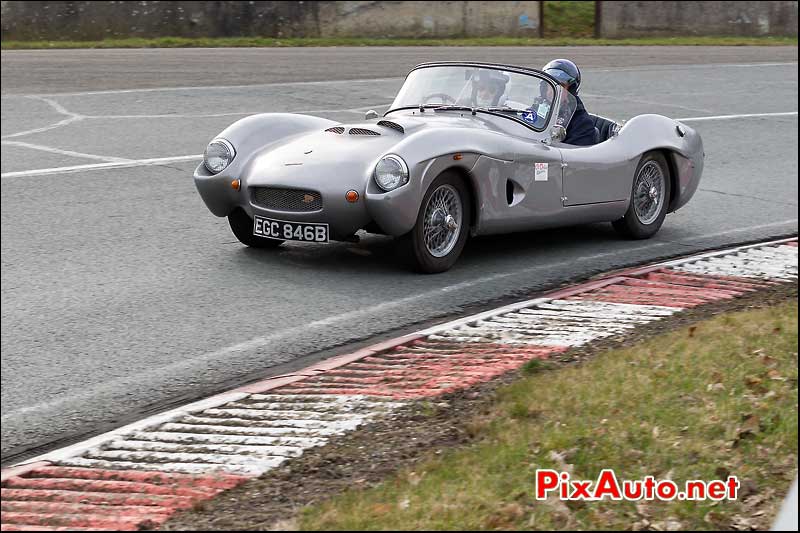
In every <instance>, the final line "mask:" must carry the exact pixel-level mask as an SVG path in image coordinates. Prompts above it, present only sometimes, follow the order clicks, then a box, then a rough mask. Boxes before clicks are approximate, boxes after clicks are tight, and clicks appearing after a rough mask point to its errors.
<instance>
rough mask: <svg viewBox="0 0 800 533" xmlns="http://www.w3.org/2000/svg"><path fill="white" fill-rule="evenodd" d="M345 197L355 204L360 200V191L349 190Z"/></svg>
mask: <svg viewBox="0 0 800 533" xmlns="http://www.w3.org/2000/svg"><path fill="white" fill-rule="evenodd" d="M344 197H345V199H346V200H347V201H348V202H350V203H351V204H354V203H356V202H357V201H358V191H352V190H351V191H347V193H346V194H345V195H344Z"/></svg>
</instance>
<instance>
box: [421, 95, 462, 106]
mask: <svg viewBox="0 0 800 533" xmlns="http://www.w3.org/2000/svg"><path fill="white" fill-rule="evenodd" d="M433 98H439V99H441V100H442V103H443V104H447V103H451V104H455V103H456V99H455V98H453V97H452V96H450V95H449V94H447V93H431V94H429V95H427V96H424V97H423V100H424V101H425V103H426V104H427V103H429V102H430V101H431V99H433Z"/></svg>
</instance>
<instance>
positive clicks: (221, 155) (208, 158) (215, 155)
mask: <svg viewBox="0 0 800 533" xmlns="http://www.w3.org/2000/svg"><path fill="white" fill-rule="evenodd" d="M235 155H236V150H234V149H233V145H232V144H231V143H229V142H228V141H226V140H225V139H214V140H213V141H211V142H210V143H208V146H207V147H206V151H205V152H204V153H203V164H205V166H206V168H207V169H208V171H209V172H211V173H213V174H218V173H220V172H222V171H223V170H225V168H227V166H228V165H229V164H230V163H231V161H233V158H234V156H235Z"/></svg>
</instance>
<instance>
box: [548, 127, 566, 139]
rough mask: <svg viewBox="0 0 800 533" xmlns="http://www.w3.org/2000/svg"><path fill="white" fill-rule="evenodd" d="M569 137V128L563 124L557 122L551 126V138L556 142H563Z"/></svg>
mask: <svg viewBox="0 0 800 533" xmlns="http://www.w3.org/2000/svg"><path fill="white" fill-rule="evenodd" d="M566 138H567V128H565V127H564V126H562V125H561V124H556V125H555V126H553V127H552V128H550V140H551V141H554V142H561V141H563V140H564V139H566Z"/></svg>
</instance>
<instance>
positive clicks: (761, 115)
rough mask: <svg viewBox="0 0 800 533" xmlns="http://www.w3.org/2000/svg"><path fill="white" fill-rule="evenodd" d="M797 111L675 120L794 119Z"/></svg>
mask: <svg viewBox="0 0 800 533" xmlns="http://www.w3.org/2000/svg"><path fill="white" fill-rule="evenodd" d="M796 116H797V111H787V112H785V113H745V114H743V115H713V116H708V117H687V118H676V119H675V120H680V121H681V122H702V121H706V120H732V119H737V118H769V117H796Z"/></svg>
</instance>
